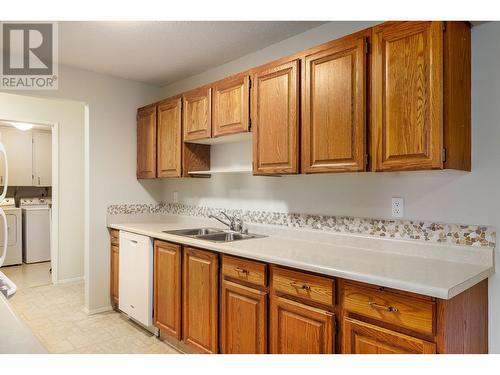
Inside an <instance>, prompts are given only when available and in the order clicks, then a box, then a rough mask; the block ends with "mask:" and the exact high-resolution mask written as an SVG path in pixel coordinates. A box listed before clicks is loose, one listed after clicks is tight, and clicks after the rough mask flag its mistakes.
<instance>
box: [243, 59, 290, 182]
mask: <svg viewBox="0 0 500 375" xmlns="http://www.w3.org/2000/svg"><path fill="white" fill-rule="evenodd" d="M298 68H299V61H298V60H294V61H291V62H289V63H286V64H283V65H279V66H274V67H271V68H267V69H263V70H261V71H259V72H257V73H255V75H254V77H253V79H252V82H253V85H254V88H253V89H252V99H253V100H252V127H253V173H254V174H255V175H266V174H271V175H272V174H291V173H298V172H299V162H298V160H299V151H298V149H299V138H298V134H299V126H298V123H299V118H298V114H299V71H298Z"/></svg>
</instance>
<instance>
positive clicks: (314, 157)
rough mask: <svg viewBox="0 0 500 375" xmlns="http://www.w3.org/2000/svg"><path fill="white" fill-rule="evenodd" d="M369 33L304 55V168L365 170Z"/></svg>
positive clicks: (313, 170)
mask: <svg viewBox="0 0 500 375" xmlns="http://www.w3.org/2000/svg"><path fill="white" fill-rule="evenodd" d="M365 60H366V55H365V38H364V37H361V38H350V39H347V40H340V41H339V42H338V43H337V44H336V45H333V46H331V47H330V48H329V49H327V50H324V51H320V52H317V53H315V54H313V55H309V56H306V57H305V77H304V81H305V85H304V101H303V113H302V172H304V173H318V172H349V171H363V170H365V129H366V126H365V113H366V108H365V72H366V64H365Z"/></svg>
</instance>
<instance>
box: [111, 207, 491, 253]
mask: <svg viewBox="0 0 500 375" xmlns="http://www.w3.org/2000/svg"><path fill="white" fill-rule="evenodd" d="M220 211H225V212H226V213H227V214H229V215H236V216H238V217H241V218H242V219H243V221H244V222H246V223H254V224H268V225H282V226H286V227H292V228H305V229H317V230H324V231H332V232H337V233H354V234H359V235H366V236H375V237H386V238H394V239H403V240H417V241H426V242H438V243H448V244H454V245H466V246H476V247H492V248H494V247H495V243H496V231H495V228H493V227H488V226H481V225H462V224H446V223H434V222H430V221H412V220H387V219H370V218H357V217H349V216H328V215H312V214H301V213H286V212H269V211H254V210H239V209H225V208H214V207H206V206H193V205H187V204H182V203H160V204H120V205H111V206H109V207H108V214H109V215H123V214H153V213H158V214H176V215H185V216H197V217H208V216H209V215H211V214H214V215H216V214H217V213H219V212H220Z"/></svg>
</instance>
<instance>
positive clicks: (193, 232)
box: [163, 228, 266, 242]
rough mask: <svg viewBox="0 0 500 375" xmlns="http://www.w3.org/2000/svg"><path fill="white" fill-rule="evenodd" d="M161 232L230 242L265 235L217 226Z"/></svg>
mask: <svg viewBox="0 0 500 375" xmlns="http://www.w3.org/2000/svg"><path fill="white" fill-rule="evenodd" d="M163 233H167V234H174V235H176V236H182V237H190V238H196V239H198V240H206V241H211V242H232V241H241V240H249V239H252V238H262V237H266V236H263V235H260V234H254V233H239V232H233V231H227V230H223V229H217V228H193V229H178V230H164V231H163Z"/></svg>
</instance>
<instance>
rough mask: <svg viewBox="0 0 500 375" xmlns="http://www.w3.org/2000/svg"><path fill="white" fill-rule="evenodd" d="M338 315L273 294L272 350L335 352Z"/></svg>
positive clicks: (285, 352)
mask: <svg viewBox="0 0 500 375" xmlns="http://www.w3.org/2000/svg"><path fill="white" fill-rule="evenodd" d="M334 342H335V320H334V314H333V313H331V312H329V311H326V310H323V309H319V308H316V307H311V306H307V305H304V304H302V303H299V302H295V301H292V300H288V299H286V298H282V297H276V296H273V297H271V310H270V352H271V353H273V354H330V353H334Z"/></svg>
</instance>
